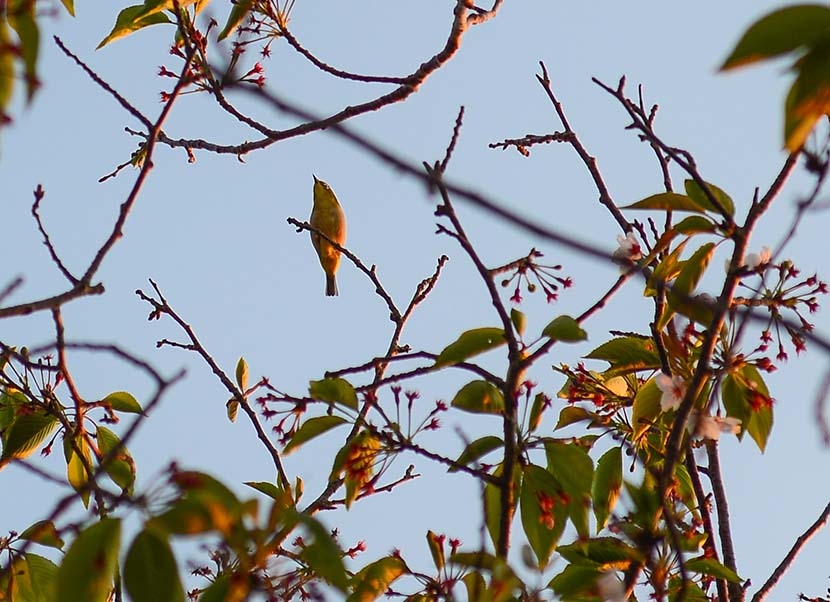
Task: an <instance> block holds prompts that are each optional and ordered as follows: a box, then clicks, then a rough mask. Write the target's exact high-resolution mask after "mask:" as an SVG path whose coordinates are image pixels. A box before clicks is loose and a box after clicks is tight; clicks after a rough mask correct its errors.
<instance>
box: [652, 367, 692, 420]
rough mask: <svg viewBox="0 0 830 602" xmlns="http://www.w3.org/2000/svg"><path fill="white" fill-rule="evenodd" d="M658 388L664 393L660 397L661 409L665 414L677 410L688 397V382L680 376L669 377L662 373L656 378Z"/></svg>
mask: <svg viewBox="0 0 830 602" xmlns="http://www.w3.org/2000/svg"><path fill="white" fill-rule="evenodd" d="M654 382H655V384H656V385H657V388H658V389H660V390H661V391H662V392H663V395H662V396H661V397H660V409H662V410H663V411H664V412H668V411H669V410H676V409H677V408H678V406H680V402H681V401H683V397H684V396H685V395H686V382H685V381H684V380H683V378H682V377H680V376H677V375H675V376H669V375H668V374H663V373H662V372H661V373H660V374H658V375H657V376H656V377H655V378H654Z"/></svg>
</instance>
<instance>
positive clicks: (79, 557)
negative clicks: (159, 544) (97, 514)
mask: <svg viewBox="0 0 830 602" xmlns="http://www.w3.org/2000/svg"><path fill="white" fill-rule="evenodd" d="M120 535H121V520H120V519H117V518H104V519H101V521H100V522H97V523H95V524H94V525H92V526H90V527H87V528H86V529H84V530H83V531H81V532H80V533H79V534H78V537H76V538H75V541H74V542H72V545H71V546H70V548H69V551H68V552H67V553H66V556H65V557H64V559H63V562H62V563H61V565H60V567H59V568H58V575H57V581H56V588H55V594H56V596H55V602H78V601H79V600H83V601H84V602H106V600H107V598H108V597H109V594H110V590H111V589H112V579H113V577H114V575H115V569H116V567H117V566H118V542H119V539H120Z"/></svg>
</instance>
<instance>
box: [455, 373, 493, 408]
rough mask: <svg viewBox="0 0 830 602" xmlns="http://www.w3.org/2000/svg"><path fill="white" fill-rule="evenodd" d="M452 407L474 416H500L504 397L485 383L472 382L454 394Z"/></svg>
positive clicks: (479, 381)
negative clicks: (471, 413)
mask: <svg viewBox="0 0 830 602" xmlns="http://www.w3.org/2000/svg"><path fill="white" fill-rule="evenodd" d="M452 406H453V407H455V408H458V409H459V410H464V411H465V412H473V413H476V414H501V413H502V412H503V411H504V396H503V395H502V393H501V391H500V390H499V389H498V388H497V387H495V386H494V385H492V384H490V383H488V382H487V381H485V380H474V381H473V382H471V383H467V384H466V385H464V386H463V387H461V390H459V391H458V393H456V394H455V397H453V399H452Z"/></svg>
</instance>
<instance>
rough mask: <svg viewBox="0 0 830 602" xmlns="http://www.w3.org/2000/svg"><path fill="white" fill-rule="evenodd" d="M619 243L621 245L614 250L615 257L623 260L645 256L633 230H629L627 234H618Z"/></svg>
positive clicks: (633, 259)
mask: <svg viewBox="0 0 830 602" xmlns="http://www.w3.org/2000/svg"><path fill="white" fill-rule="evenodd" d="M617 243H618V244H619V247H617V250H616V251H614V257H615V258H616V259H619V260H623V261H638V260H640V259H642V258H643V250H642V249H641V248H640V242H639V241H638V240H637V237H636V236H634V233H633V232H629V233H628V234H626V235H625V236H621V235H618V236H617Z"/></svg>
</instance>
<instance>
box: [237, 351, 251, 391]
mask: <svg viewBox="0 0 830 602" xmlns="http://www.w3.org/2000/svg"><path fill="white" fill-rule="evenodd" d="M236 384H237V385H239V388H240V389H242V392H243V393H244V392H245V391H247V390H248V362H246V361H245V358H244V357H240V358H239V361H238V362H236Z"/></svg>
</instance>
